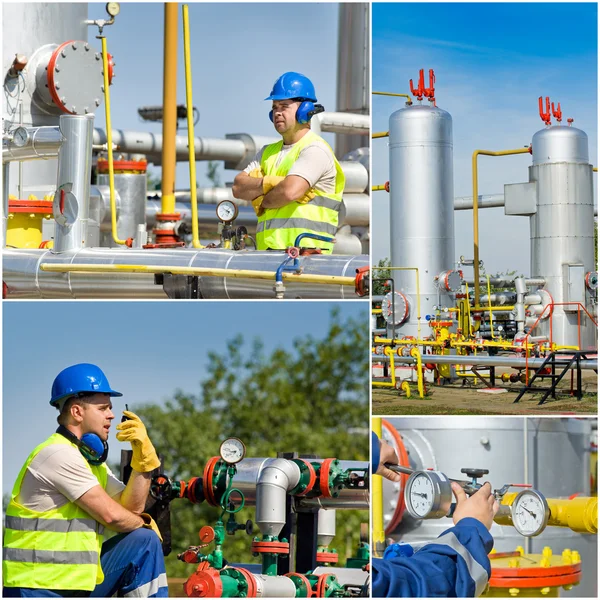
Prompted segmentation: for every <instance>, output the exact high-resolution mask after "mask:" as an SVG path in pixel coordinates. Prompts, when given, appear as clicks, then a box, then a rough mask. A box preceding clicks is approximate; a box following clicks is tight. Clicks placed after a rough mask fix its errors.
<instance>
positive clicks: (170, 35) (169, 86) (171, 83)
mask: <svg viewBox="0 0 600 600" xmlns="http://www.w3.org/2000/svg"><path fill="white" fill-rule="evenodd" d="M164 14H165V27H164V63H163V129H162V134H163V145H162V176H161V180H162V183H161V190H162V211H161V212H162V213H163V214H169V215H171V214H173V213H174V212H175V196H174V191H175V163H176V156H175V154H176V150H175V136H176V135H177V3H176V2H166V3H165V13H164ZM117 143H118V142H117Z"/></svg>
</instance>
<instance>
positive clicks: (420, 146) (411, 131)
mask: <svg viewBox="0 0 600 600" xmlns="http://www.w3.org/2000/svg"><path fill="white" fill-rule="evenodd" d="M389 139H390V175H389V176H390V240H391V250H392V254H391V261H392V266H395V267H416V268H418V269H419V279H420V281H419V284H420V286H419V287H420V296H421V298H420V305H421V323H422V324H424V323H425V322H426V321H425V317H426V315H428V314H432V313H433V311H434V306H438V305H440V304H441V305H442V306H452V305H453V301H452V300H451V299H450V298H448V297H447V296H445V294H444V293H441V292H440V291H439V290H438V287H437V285H436V283H435V281H434V278H435V277H436V276H438V275H439V274H440V273H442V272H444V271H448V270H450V269H452V267H453V262H454V183H453V173H452V117H451V116H450V114H449V113H447V112H446V111H445V110H442V109H440V108H436V107H432V106H421V105H417V106H407V107H406V108H403V109H400V110H398V111H396V112H395V113H393V114H392V115H391V117H390V138H389ZM393 278H394V283H395V289H396V291H401V292H402V293H403V294H405V295H406V296H408V298H409V303H410V315H409V320H408V321H407V322H405V323H404V325H402V327H401V332H402V334H403V335H413V336H416V335H417V284H416V274H415V271H396V272H393ZM440 301H441V302H440ZM422 328H423V327H422ZM424 331H425V330H424ZM424 331H423V332H422V335H425V333H424Z"/></svg>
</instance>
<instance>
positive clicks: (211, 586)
mask: <svg viewBox="0 0 600 600" xmlns="http://www.w3.org/2000/svg"><path fill="white" fill-rule="evenodd" d="M183 590H184V592H185V594H186V596H187V597H188V598H220V597H221V595H222V594H223V582H222V581H221V577H220V575H219V571H217V569H213V568H212V567H209V566H208V563H206V562H201V563H200V564H199V565H198V568H197V569H196V572H195V573H192V574H191V575H190V576H189V578H188V580H187V581H186V582H185V584H184V586H183Z"/></svg>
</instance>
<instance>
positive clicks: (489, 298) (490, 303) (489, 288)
mask: <svg viewBox="0 0 600 600" xmlns="http://www.w3.org/2000/svg"><path fill="white" fill-rule="evenodd" d="M487 293H488V308H489V311H490V331H491V332H492V339H494V337H495V336H494V321H493V319H492V316H493V315H492V290H491V286H490V276H489V275H488V276H487Z"/></svg>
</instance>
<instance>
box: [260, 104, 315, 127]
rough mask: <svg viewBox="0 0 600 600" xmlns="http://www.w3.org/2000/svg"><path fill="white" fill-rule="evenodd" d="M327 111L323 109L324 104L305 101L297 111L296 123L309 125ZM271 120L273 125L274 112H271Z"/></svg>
mask: <svg viewBox="0 0 600 600" xmlns="http://www.w3.org/2000/svg"><path fill="white" fill-rule="evenodd" d="M324 111H325V108H324V107H323V105H322V104H315V103H314V102H311V101H310V100H305V101H304V102H302V104H300V106H299V107H298V110H297V111H296V121H298V123H301V124H302V125H304V124H305V123H308V122H309V121H310V120H311V118H312V117H313V116H314V115H316V114H319V113H322V112H324ZM269 119H270V120H271V123H272V122H273V111H272V110H271V111H270V112H269Z"/></svg>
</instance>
